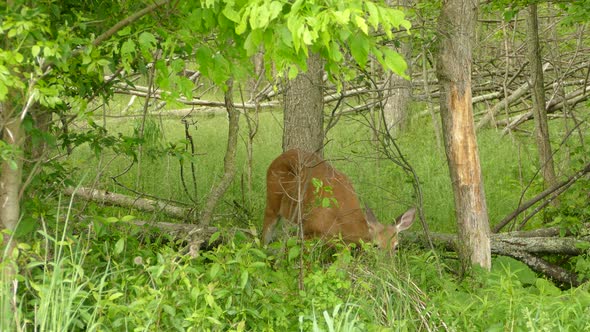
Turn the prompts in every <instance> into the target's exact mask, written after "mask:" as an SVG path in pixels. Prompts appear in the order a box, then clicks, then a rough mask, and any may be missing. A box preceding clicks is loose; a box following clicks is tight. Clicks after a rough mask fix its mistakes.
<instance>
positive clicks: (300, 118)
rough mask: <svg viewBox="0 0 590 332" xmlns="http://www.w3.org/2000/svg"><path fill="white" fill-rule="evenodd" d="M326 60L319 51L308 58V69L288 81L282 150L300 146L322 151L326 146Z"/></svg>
mask: <svg viewBox="0 0 590 332" xmlns="http://www.w3.org/2000/svg"><path fill="white" fill-rule="evenodd" d="M323 74H324V70H323V64H322V60H321V58H320V56H319V55H318V54H314V53H311V54H310V55H309V58H308V59H307V72H305V73H299V75H298V76H297V77H296V78H295V79H293V80H292V81H290V82H288V86H287V89H286V91H285V109H284V127H283V151H287V150H289V149H292V148H300V149H303V150H306V151H309V152H316V153H318V154H319V155H322V150H323V146H324V96H323Z"/></svg>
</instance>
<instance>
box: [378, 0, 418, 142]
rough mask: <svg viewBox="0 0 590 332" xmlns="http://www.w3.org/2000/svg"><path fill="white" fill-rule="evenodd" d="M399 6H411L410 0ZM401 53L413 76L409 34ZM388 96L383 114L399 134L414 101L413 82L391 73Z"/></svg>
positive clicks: (392, 131)
mask: <svg viewBox="0 0 590 332" xmlns="http://www.w3.org/2000/svg"><path fill="white" fill-rule="evenodd" d="M393 2H394V1H392V0H388V1H387V4H388V5H389V6H392V5H393ZM397 2H398V6H409V5H410V0H399V1H397ZM395 51H397V50H395ZM400 54H401V55H402V56H403V57H404V59H406V62H407V63H408V70H407V72H406V74H408V76H412V64H411V61H412V39H411V36H407V37H406V38H405V40H403V41H402V42H401V50H400ZM385 81H386V82H387V83H386V86H385V90H386V96H387V98H386V99H385V104H384V105H383V116H384V118H385V125H386V126H387V129H389V131H390V132H391V134H392V135H397V134H399V133H400V132H401V131H402V130H403V129H404V127H405V125H406V124H407V117H408V107H409V105H410V102H411V101H412V82H411V81H409V80H406V79H404V78H403V77H401V76H399V75H396V74H389V79H386V80H385Z"/></svg>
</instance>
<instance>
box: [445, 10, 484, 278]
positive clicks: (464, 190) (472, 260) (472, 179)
mask: <svg viewBox="0 0 590 332" xmlns="http://www.w3.org/2000/svg"><path fill="white" fill-rule="evenodd" d="M476 17H477V3H476V2H472V1H468V0H449V1H446V2H444V3H443V8H442V11H441V14H440V17H439V23H438V35H439V38H440V47H439V49H440V50H439V54H438V57H437V70H436V74H437V77H438V81H439V84H440V90H441V93H440V113H441V119H442V124H443V134H444V135H443V138H444V142H445V151H446V155H447V161H448V166H449V172H450V175H451V182H452V185H453V194H454V197H455V212H456V216H457V225H458V229H459V232H458V233H459V238H460V244H461V245H460V247H459V255H460V258H461V262H462V266H463V268H464V269H465V270H468V269H470V268H471V265H472V264H477V265H480V266H481V267H483V268H484V269H488V270H489V269H490V267H491V251H490V239H489V236H490V228H489V222H488V215H487V206H486V201H485V195H484V188H483V182H482V176H481V168H480V162H479V155H478V149H477V140H476V136H475V126H474V122H473V105H472V97H471V63H472V59H471V38H472V35H473V31H474V27H475V20H476Z"/></svg>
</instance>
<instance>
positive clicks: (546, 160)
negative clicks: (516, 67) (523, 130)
mask: <svg viewBox="0 0 590 332" xmlns="http://www.w3.org/2000/svg"><path fill="white" fill-rule="evenodd" d="M527 26H528V33H527V39H528V42H527V46H528V54H529V63H530V84H531V91H532V97H533V115H534V119H535V139H536V141H537V150H538V152H539V162H540V164H541V165H540V167H541V173H542V175H543V179H544V180H545V183H546V184H547V186H548V187H552V186H554V185H555V184H556V183H557V179H556V176H555V168H554V166H553V154H552V152H551V143H550V141H549V126H548V124H547V111H546V109H545V87H544V80H543V69H542V65H541V51H540V49H539V23H538V20H537V5H536V4H531V5H529V7H528V19H527Z"/></svg>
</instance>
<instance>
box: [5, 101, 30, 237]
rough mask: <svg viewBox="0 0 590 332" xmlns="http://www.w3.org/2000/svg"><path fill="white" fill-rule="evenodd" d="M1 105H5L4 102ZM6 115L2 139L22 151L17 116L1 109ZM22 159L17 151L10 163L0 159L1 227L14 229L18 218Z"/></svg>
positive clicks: (22, 139)
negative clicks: (0, 162)
mask: <svg viewBox="0 0 590 332" xmlns="http://www.w3.org/2000/svg"><path fill="white" fill-rule="evenodd" d="M3 106H6V104H4V105H3ZM2 111H4V112H5V115H7V117H6V118H3V119H2V121H3V123H2V124H3V131H2V139H3V140H4V142H5V143H6V144H7V145H8V146H11V147H12V148H13V149H15V150H16V151H20V152H22V149H23V147H24V134H23V129H22V127H21V121H20V119H19V117H18V116H15V117H12V116H10V113H12V112H11V111H12V110H6V109H2ZM22 169H23V159H22V156H21V155H20V154H19V153H17V155H16V156H15V158H14V160H12V163H11V162H9V161H2V172H1V173H0V223H1V226H2V228H5V229H8V230H10V231H14V230H15V229H16V225H17V223H18V220H19V218H20V198H19V192H20V187H21V182H22Z"/></svg>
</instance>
